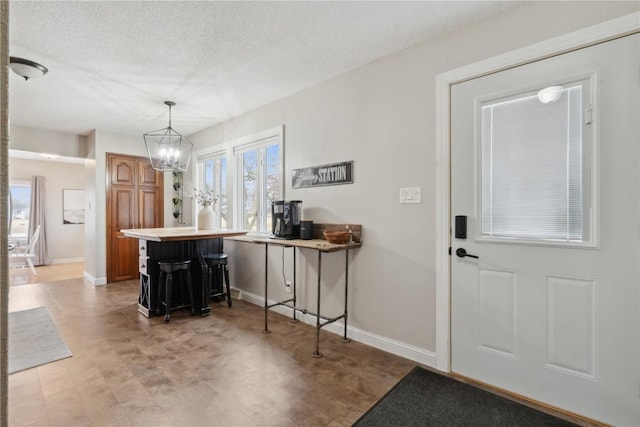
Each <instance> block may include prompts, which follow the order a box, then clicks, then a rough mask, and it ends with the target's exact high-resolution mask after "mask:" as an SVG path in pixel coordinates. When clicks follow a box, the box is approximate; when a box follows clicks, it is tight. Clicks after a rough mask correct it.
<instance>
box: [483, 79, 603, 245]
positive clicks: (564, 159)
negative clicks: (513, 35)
mask: <svg viewBox="0 0 640 427" xmlns="http://www.w3.org/2000/svg"><path fill="white" fill-rule="evenodd" d="M590 84H591V79H590V78H587V79H583V80H578V81H573V82H563V83H561V84H555V85H553V86H547V87H544V88H539V89H537V90H532V91H528V92H524V93H517V94H510V95H508V96H501V97H499V98H493V99H485V100H480V101H478V104H477V107H478V108H477V112H478V121H477V123H478V124H479V129H478V138H479V149H480V154H481V155H480V158H479V160H480V167H479V171H480V174H481V180H480V182H481V184H480V185H481V189H480V197H479V199H480V200H479V202H480V214H481V221H480V240H501V241H516V242H517V241H523V242H532V243H536V242H538V243H543V244H569V245H572V246H573V245H578V246H581V245H584V246H590V245H593V244H594V243H595V242H594V234H595V233H594V232H593V226H594V225H595V224H593V221H594V215H593V211H594V206H593V200H594V196H593V192H592V189H593V184H592V181H593V178H592V173H593V169H594V168H593V167H592V164H593V160H594V158H593V157H594V150H593V144H594V142H593V139H592V132H591V129H590V128H591V121H592V117H591V111H592V110H591V88H590Z"/></svg>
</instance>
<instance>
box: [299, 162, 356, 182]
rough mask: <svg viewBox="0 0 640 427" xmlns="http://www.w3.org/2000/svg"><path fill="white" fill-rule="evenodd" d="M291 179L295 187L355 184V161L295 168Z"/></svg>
mask: <svg viewBox="0 0 640 427" xmlns="http://www.w3.org/2000/svg"><path fill="white" fill-rule="evenodd" d="M291 180H292V183H291V184H292V187H293V188H303V187H320V186H323V185H338V184H353V161H349V162H340V163H331V164H328V165H321V166H311V167H308V168H302V169H294V170H293V171H291Z"/></svg>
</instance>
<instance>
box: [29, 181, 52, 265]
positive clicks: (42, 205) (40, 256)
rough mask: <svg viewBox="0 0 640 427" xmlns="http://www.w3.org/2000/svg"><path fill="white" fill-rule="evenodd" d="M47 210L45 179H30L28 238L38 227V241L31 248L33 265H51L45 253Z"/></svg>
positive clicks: (46, 252)
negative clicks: (33, 256) (33, 257)
mask: <svg viewBox="0 0 640 427" xmlns="http://www.w3.org/2000/svg"><path fill="white" fill-rule="evenodd" d="M46 208H47V196H46V192H45V177H43V176H32V177H31V212H30V214H29V238H31V236H32V235H33V232H34V231H36V228H38V225H40V238H39V239H38V241H37V243H36V246H35V247H34V248H33V253H34V254H35V255H36V257H35V259H34V262H33V263H34V264H35V265H45V264H51V260H49V254H48V251H47V225H46V214H45V211H46Z"/></svg>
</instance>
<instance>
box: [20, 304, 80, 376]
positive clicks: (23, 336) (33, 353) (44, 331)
mask: <svg viewBox="0 0 640 427" xmlns="http://www.w3.org/2000/svg"><path fill="white" fill-rule="evenodd" d="M69 356H71V351H70V350H69V347H67V344H66V343H65V342H64V340H63V339H62V336H61V335H60V332H58V328H57V327H56V325H55V323H53V319H52V318H51V315H50V314H49V310H47V308H46V307H37V308H32V309H29V310H23V311H14V312H12V313H9V373H10V374H12V373H14V372H18V371H22V370H24V369H29V368H33V367H35V366H39V365H44V364H45V363H50V362H53V361H56V360H60V359H64V358H65V357H69Z"/></svg>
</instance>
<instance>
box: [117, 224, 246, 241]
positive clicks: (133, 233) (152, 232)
mask: <svg viewBox="0 0 640 427" xmlns="http://www.w3.org/2000/svg"><path fill="white" fill-rule="evenodd" d="M120 231H121V232H122V234H124V235H125V236H128V237H135V238H136V239H143V240H150V241H152V242H174V241H180V240H204V239H216V238H220V237H231V236H242V235H245V234H247V231H245V230H227V229H226V228H216V229H212V230H198V229H197V228H195V227H167V228H131V229H125V230H120Z"/></svg>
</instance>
